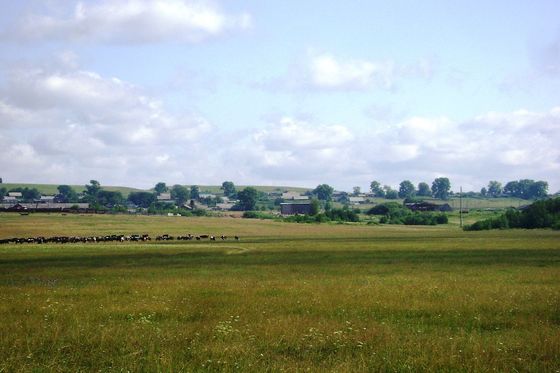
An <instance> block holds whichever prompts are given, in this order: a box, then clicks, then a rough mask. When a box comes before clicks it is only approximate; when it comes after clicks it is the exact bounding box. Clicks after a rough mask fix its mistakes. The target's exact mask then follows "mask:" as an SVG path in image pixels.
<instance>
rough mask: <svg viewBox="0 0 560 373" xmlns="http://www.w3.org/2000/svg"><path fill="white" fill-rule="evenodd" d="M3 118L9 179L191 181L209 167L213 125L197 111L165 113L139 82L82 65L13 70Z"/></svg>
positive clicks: (1, 94) (2, 97) (2, 99)
mask: <svg viewBox="0 0 560 373" xmlns="http://www.w3.org/2000/svg"><path fill="white" fill-rule="evenodd" d="M0 119H1V120H0V131H1V132H0V133H1V134H2V137H1V138H0V142H1V144H0V146H1V147H2V149H3V154H4V155H9V156H3V157H2V159H1V160H0V169H2V170H3V171H4V172H6V173H7V174H8V175H9V176H10V179H12V180H42V181H48V182H64V181H65V182H81V180H84V179H85V180H89V179H88V177H90V178H93V177H97V178H99V179H101V180H106V181H108V182H111V183H120V184H129V183H132V184H134V185H139V184H141V183H142V182H143V181H146V180H150V183H151V179H152V178H154V179H158V178H160V177H161V175H163V174H174V175H176V176H177V177H178V178H179V179H187V177H188V176H187V175H189V174H190V173H191V172H192V173H196V172H197V171H200V170H201V169H203V168H204V167H203V166H204V165H203V162H201V160H202V159H203V157H201V156H199V154H200V147H199V141H200V139H201V138H202V136H204V135H205V134H207V133H208V132H209V131H210V130H211V128H212V127H211V125H210V124H209V123H208V122H207V121H206V120H205V119H204V118H201V117H200V116H197V115H192V114H188V115H174V114H170V113H168V112H167V111H166V110H165V109H164V108H163V106H162V104H161V103H160V102H159V101H158V100H157V99H155V98H153V97H150V96H148V95H145V94H144V93H143V92H142V90H141V88H139V87H136V86H134V85H132V84H129V83H126V82H123V81H121V80H119V79H115V78H107V77H103V76H100V75H99V74H95V73H93V72H89V71H80V70H77V71H74V70H72V71H66V72H61V71H57V72H52V71H47V70H42V69H32V70H18V71H13V72H12V73H11V74H9V78H8V82H7V84H6V87H4V88H3V89H2V90H1V91H0ZM191 162H192V163H191ZM186 164H188V165H189V166H188V168H187V167H185V165H186ZM53 170H58V171H56V172H54V171H53ZM60 170H64V172H63V173H62V174H61V173H60V172H59V171H60ZM8 175H6V176H4V177H5V179H7V176H8ZM85 175H91V176H85ZM177 181H181V180H177ZM182 181H185V180H182ZM148 185H150V184H148Z"/></svg>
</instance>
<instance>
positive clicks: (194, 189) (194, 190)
mask: <svg viewBox="0 0 560 373" xmlns="http://www.w3.org/2000/svg"><path fill="white" fill-rule="evenodd" d="M191 198H192V199H199V198H200V188H199V187H198V185H193V186H191Z"/></svg>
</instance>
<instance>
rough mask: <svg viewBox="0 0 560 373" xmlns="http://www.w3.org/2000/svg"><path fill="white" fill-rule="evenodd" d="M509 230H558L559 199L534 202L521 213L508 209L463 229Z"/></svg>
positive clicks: (559, 220)
mask: <svg viewBox="0 0 560 373" xmlns="http://www.w3.org/2000/svg"><path fill="white" fill-rule="evenodd" d="M509 228H526V229H534V228H554V229H560V198H552V199H547V200H541V201H536V202H535V203H533V204H531V205H530V206H528V207H527V208H526V209H524V210H522V211H518V210H514V209H509V210H507V211H506V212H505V213H504V214H500V215H498V216H496V217H493V218H490V219H485V220H480V221H477V222H476V223H474V224H472V225H468V226H465V227H464V229H465V230H468V231H480V230H488V229H509Z"/></svg>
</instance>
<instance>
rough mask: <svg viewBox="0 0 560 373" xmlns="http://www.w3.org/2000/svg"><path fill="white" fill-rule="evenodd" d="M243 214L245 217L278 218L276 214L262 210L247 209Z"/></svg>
mask: <svg viewBox="0 0 560 373" xmlns="http://www.w3.org/2000/svg"><path fill="white" fill-rule="evenodd" d="M242 216H243V218H245V219H276V216H275V215H272V214H269V213H266V212H262V211H245V212H244V213H243V215H242Z"/></svg>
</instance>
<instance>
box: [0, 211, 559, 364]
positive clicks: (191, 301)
mask: <svg viewBox="0 0 560 373" xmlns="http://www.w3.org/2000/svg"><path fill="white" fill-rule="evenodd" d="M120 233H124V234H144V233H147V234H150V235H151V236H152V237H155V236H156V235H159V234H164V233H167V234H171V235H175V236H177V235H183V234H187V233H192V234H214V235H218V236H219V235H221V234H225V235H228V236H233V235H239V236H240V237H241V239H240V241H239V242H236V241H233V240H226V241H215V242H210V241H189V242H187V241H169V242H155V241H151V242H149V243H133V242H127V243H98V244H93V243H87V244H65V245H61V244H48V245H45V244H43V245H39V244H30V245H26V244H24V245H15V244H10V245H0V372H4V371H6V372H20V371H21V372H23V371H57V372H59V371H71V372H77V371H241V372H247V371H255V372H262V371H283V370H285V371H308V370H309V371H321V372H322V371H333V372H357V371H397V372H418V371H481V372H485V371H504V372H511V371H532V372H558V371H560V232H558V231H548V230H534V231H527V230H511V231H483V232H463V231H461V230H459V229H458V228H457V227H456V226H455V225H449V226H436V227H418V226H415V227H403V226H374V225H364V224H321V225H316V224H295V223H282V222H277V221H268V220H267V221H259V220H249V219H234V218H181V217H147V216H124V215H120V216H119V215H115V216H112V215H97V216H95V215H94V216H90V215H84V216H80V215H65V216H63V215H56V214H52V215H40V214H36V215H34V214H31V215H29V216H20V215H16V214H0V238H8V237H14V236H38V235H42V236H54V235H80V236H86V235H100V234H120Z"/></svg>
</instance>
